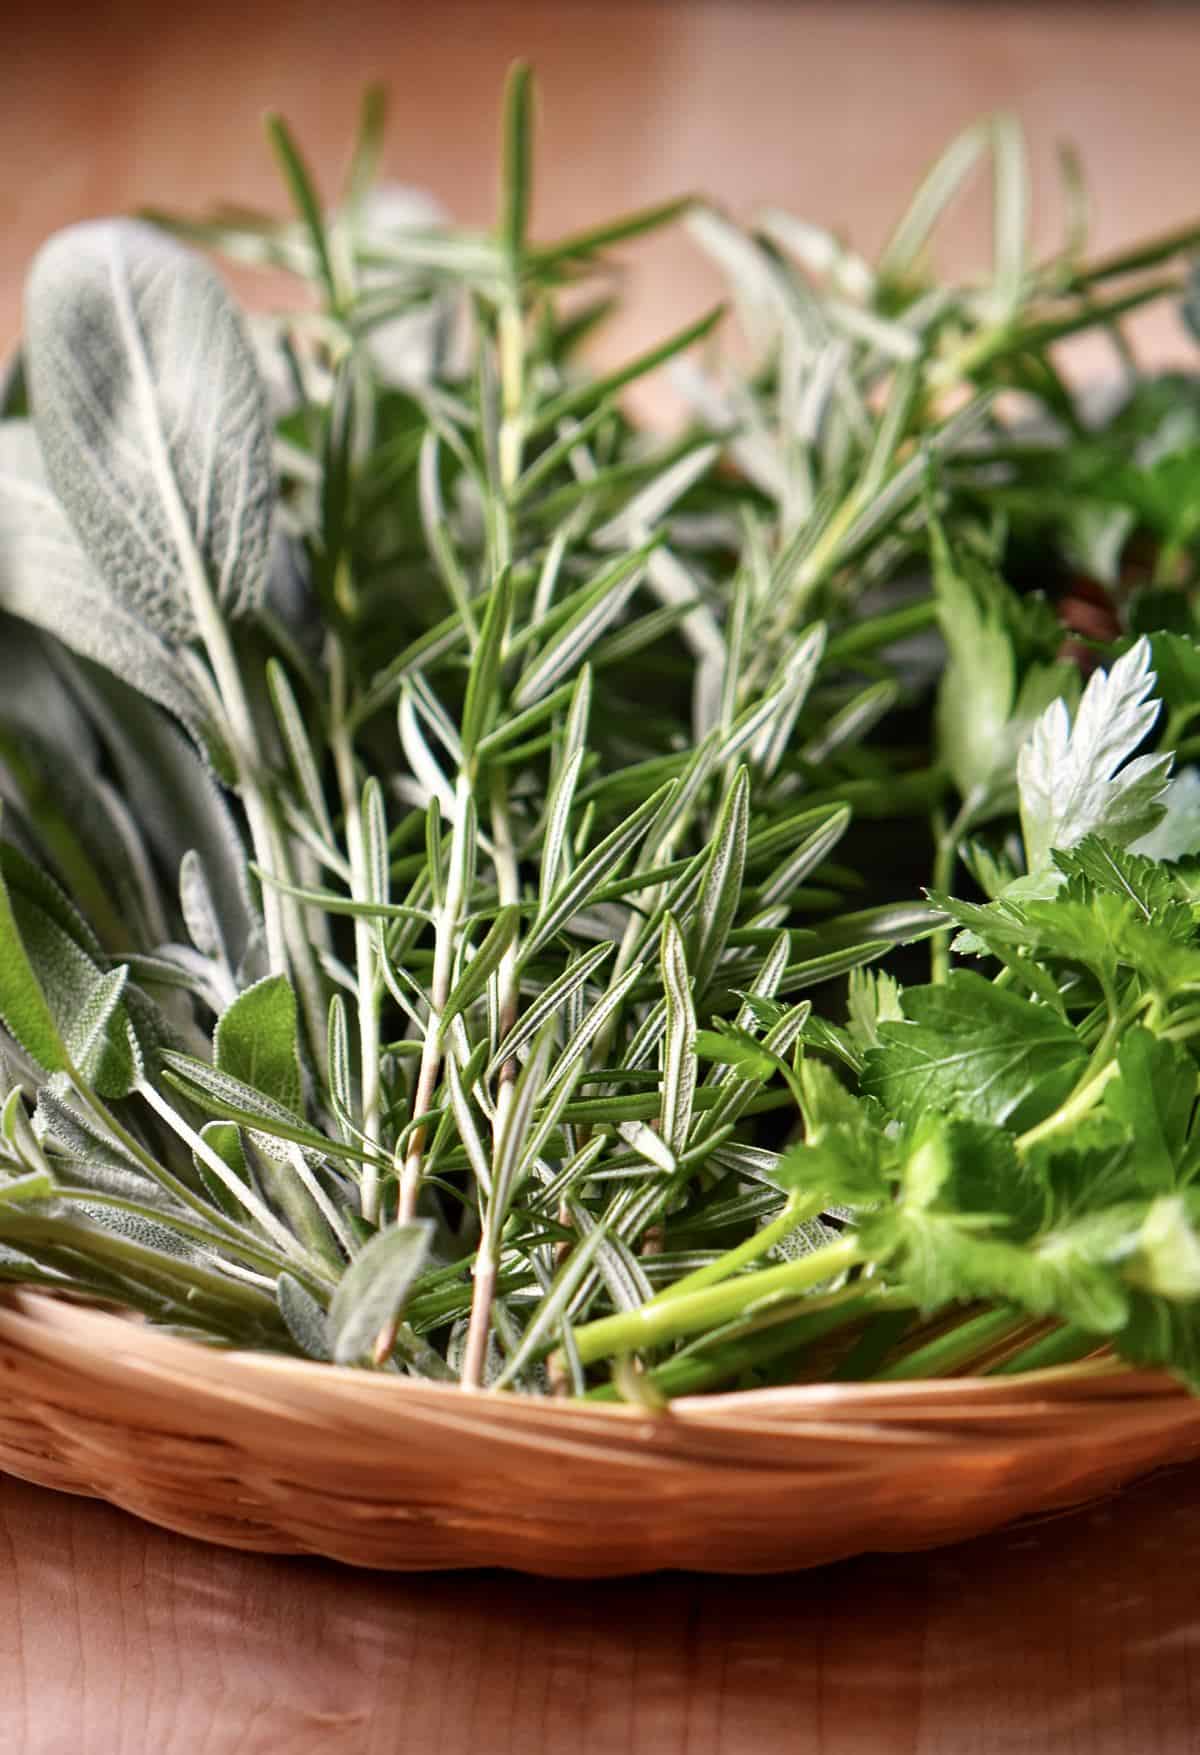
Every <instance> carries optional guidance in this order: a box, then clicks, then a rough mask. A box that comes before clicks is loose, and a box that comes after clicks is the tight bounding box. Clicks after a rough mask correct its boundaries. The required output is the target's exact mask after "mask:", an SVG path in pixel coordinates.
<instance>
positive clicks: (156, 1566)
mask: <svg viewBox="0 0 1200 1755" xmlns="http://www.w3.org/2000/svg"><path fill="white" fill-rule="evenodd" d="M1198 1485H1200V1472H1198V1471H1196V1470H1191V1469H1189V1470H1187V1471H1180V1472H1178V1473H1175V1474H1170V1475H1164V1476H1161V1477H1159V1478H1158V1479H1156V1480H1153V1481H1149V1482H1146V1483H1144V1484H1142V1485H1141V1486H1139V1487H1136V1488H1134V1489H1132V1490H1131V1491H1129V1492H1128V1493H1127V1494H1126V1495H1125V1496H1124V1498H1123V1499H1121V1500H1120V1501H1117V1502H1114V1503H1112V1504H1108V1505H1105V1506H1102V1507H1099V1508H1097V1509H1094V1510H1091V1511H1088V1512H1082V1513H1077V1514H1075V1515H1073V1516H1071V1517H1069V1518H1057V1519H1053V1520H1050V1521H1047V1522H1043V1523H1040V1524H1036V1525H1029V1526H1027V1527H1025V1528H1022V1529H1018V1530H1013V1531H1010V1532H1008V1533H1007V1534H1003V1535H1000V1536H994V1537H989V1538H986V1539H984V1540H981V1541H977V1542H972V1543H969V1544H967V1545H964V1546H962V1547H958V1548H950V1549H944V1550H942V1551H940V1552H938V1553H934V1554H929V1555H924V1556H917V1557H891V1556H872V1557H869V1558H865V1559H861V1560H854V1561H848V1562H846V1563H844V1564H843V1565H840V1566H831V1567H825V1568H823V1569H821V1570H818V1571H815V1572H808V1573H795V1574H792V1575H790V1576H783V1577H778V1578H760V1579H713V1578H695V1577H688V1576H683V1575H667V1574H660V1575H658V1576H654V1577H649V1578H644V1579H629V1580H621V1581H616V1582H613V1581H607V1582H604V1583H598V1584H577V1583H570V1584H564V1583H558V1582H553V1581H546V1580H542V1579H527V1578H521V1577H518V1576H516V1575H514V1574H508V1573H461V1574H457V1575H456V1574H444V1575H435V1574H425V1575H420V1574H418V1575H411V1574H410V1575H403V1574H370V1573H361V1572H352V1571H349V1570H346V1569H342V1568H338V1567H334V1566H331V1565H325V1564H322V1563H319V1562H314V1561H307V1560H273V1559H264V1558H261V1557H259V1556H256V1555H243V1554H235V1553H229V1552H226V1551H224V1550H221V1549H216V1548H208V1547H203V1546H201V1545H199V1544H198V1543H195V1542H191V1541H187V1540H185V1539H184V1538H182V1537H177V1536H171V1535H166V1534H163V1533H162V1532H160V1531H158V1530H152V1529H149V1528H147V1527H145V1526H143V1525H141V1524H138V1523H135V1522H133V1520H132V1519H130V1518H127V1517H125V1516H123V1515H122V1514H121V1513H119V1512H116V1511H112V1510H110V1509H109V1508H108V1507H107V1506H103V1505H98V1504H95V1503H92V1502H89V1501H84V1500H74V1499H66V1498H60V1497H56V1496H54V1495H52V1494H49V1493H44V1492H40V1491H37V1490H35V1489H34V1488H32V1487H26V1486H23V1485H21V1484H20V1483H18V1482H15V1481H6V1482H4V1483H3V1484H0V1567H2V1568H3V1577H4V1581H5V1582H4V1584H3V1586H2V1587H0V1748H2V1749H3V1750H4V1751H5V1752H6V1755H8V1752H9V1751H11V1752H12V1755H467V1752H468V1751H470V1752H471V1755H510V1752H511V1755H564V1752H569V1755H783V1752H786V1755H1001V1752H1002V1751H1003V1752H1004V1755H1007V1752H1008V1751H1021V1752H1022V1755H1050V1752H1051V1751H1053V1755H1183V1752H1184V1751H1190V1750H1194V1749H1198V1748H1200V1601H1198V1594H1197V1583H1196V1580H1197V1576H1198V1574H1200V1520H1198V1519H1197V1515H1196V1494H1197V1487H1198Z"/></svg>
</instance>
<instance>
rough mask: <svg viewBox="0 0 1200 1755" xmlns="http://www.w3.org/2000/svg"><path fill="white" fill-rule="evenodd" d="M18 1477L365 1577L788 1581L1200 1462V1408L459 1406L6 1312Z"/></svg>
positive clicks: (1151, 1396)
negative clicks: (1156, 1470)
mask: <svg viewBox="0 0 1200 1755" xmlns="http://www.w3.org/2000/svg"><path fill="white" fill-rule="evenodd" d="M0 1372H2V1373H3V1390H4V1393H3V1395H2V1397H0V1469H3V1470H7V1471H8V1472H10V1473H11V1474H14V1475H19V1476H21V1477H22V1478H23V1479H24V1480H27V1481H34V1482H37V1483H38V1484H40V1485H42V1486H47V1487H56V1488H60V1489H62V1490H63V1491H65V1492H69V1493H82V1494H87V1495H91V1496H93V1497H97V1498H101V1499H107V1500H109V1501H110V1502H111V1503H112V1504H114V1505H119V1506H122V1507H124V1508H125V1509H126V1510H127V1511H132V1512H134V1513H136V1514H137V1515H138V1516H139V1517H144V1518H147V1519H148V1520H149V1521H150V1522H151V1523H156V1524H161V1525H164V1526H165V1527H166V1528H168V1529H172V1530H178V1531H180V1532H182V1533H183V1534H186V1535H190V1536H198V1537H200V1538H202V1539H203V1540H205V1541H210V1542H219V1543H223V1544H225V1545H227V1546H230V1547H236V1548H248V1549H258V1550H261V1551H265V1552H271V1553H284V1554H288V1553H309V1554H323V1555H327V1556H329V1557H331V1558H333V1559H336V1560H344V1561H348V1562H350V1563H351V1564H352V1565H356V1566H372V1567H405V1568H449V1567H459V1566H510V1567H516V1568H519V1569H520V1570H522V1571H525V1572H536V1573H543V1574H548V1575H553V1576H560V1577H567V1576H575V1577H586V1576H592V1577H599V1576H602V1575H610V1574H620V1573H631V1572H643V1571H649V1570H651V1569H654V1568H658V1567H687V1568H694V1569H702V1570H705V1571H711V1572H774V1571H784V1570H787V1569H790V1568H792V1567H798V1566H812V1565H816V1564H819V1563H820V1562H823V1561H828V1560H835V1559H840V1558H843V1557H845V1556H847V1555H850V1554H855V1553H860V1552H863V1551H865V1550H870V1549H885V1550H902V1549H911V1548H923V1547H932V1546H934V1545H936V1544H937V1543H940V1542H949V1541H955V1540H958V1539H960V1538H962V1537H965V1536H970V1535H976V1534H979V1533H981V1532H982V1531H984V1530H987V1529H992V1528H995V1527H996V1526H997V1525H999V1524H1002V1523H1006V1522H1008V1521H1009V1520H1011V1519H1013V1518H1016V1517H1019V1516H1022V1515H1024V1514H1026V1513H1030V1512H1044V1511H1048V1510H1051V1509H1055V1508H1061V1507H1065V1506H1068V1505H1073V1504H1078V1503H1080V1502H1082V1501H1085V1500H1087V1499H1090V1498H1093V1497H1095V1496H1097V1495H1100V1494H1103V1493H1107V1492H1111V1491H1112V1490H1113V1489H1115V1488H1116V1487H1118V1486H1120V1485H1121V1484H1122V1483H1123V1482H1125V1481H1127V1480H1129V1479H1130V1478H1131V1477H1132V1476H1134V1475H1136V1474H1138V1473H1140V1472H1141V1471H1143V1470H1146V1469H1148V1468H1151V1467H1154V1466H1156V1465H1158V1464H1161V1463H1167V1462H1179V1461H1182V1460H1184V1459H1185V1458H1188V1457H1191V1456H1197V1455H1200V1399H1196V1398H1192V1397H1190V1396H1188V1395H1187V1394H1185V1393H1184V1392H1183V1391H1181V1390H1180V1389H1179V1387H1178V1386H1177V1385H1176V1384H1175V1383H1173V1382H1172V1381H1171V1380H1170V1379H1169V1378H1167V1377H1165V1376H1159V1375H1150V1374H1148V1373H1140V1372H1133V1371H1129V1370H1125V1369H1122V1368H1120V1367H1119V1366H1114V1365H1107V1364H1098V1365H1095V1366H1092V1367H1089V1368H1088V1370H1087V1371H1086V1372H1084V1373H1083V1374H1078V1373H1076V1374H1072V1375H1063V1374H1061V1373H1054V1372H1040V1373H1037V1374H1030V1375H1028V1376H1025V1377H1009V1378H977V1379H969V1378H963V1379H957V1380H953V1379H952V1380H945V1381H940V1382H936V1383H930V1384H918V1383H897V1384H891V1385H875V1386H865V1387H859V1386H856V1385H852V1384H847V1385H812V1386H804V1387H799V1388H792V1389H778V1390H756V1391H753V1392H750V1393H747V1394H741V1395H716V1396H705V1397H692V1398H686V1399H683V1400H680V1401H676V1402H675V1403H673V1404H672V1407H671V1410H670V1412H669V1413H668V1414H662V1415H657V1416H654V1415H647V1414H646V1413H644V1412H642V1411H641V1410H640V1409H634V1408H630V1407H621V1406H615V1405H613V1406H609V1405H604V1406H601V1405H597V1404H579V1403H563V1402H547V1401H539V1400H537V1399H532V1398H530V1399H524V1398H519V1397H516V1396H489V1395H486V1394H474V1395H464V1394H463V1393H462V1392H461V1391H459V1390H456V1389H450V1388H445V1387H439V1386H436V1385H423V1384H417V1383H411V1382H408V1381H398V1380H397V1379H395V1378H386V1377H378V1376H373V1375H371V1374H370V1373H367V1372H360V1371H346V1370H335V1369H334V1368H333V1367H330V1366H323V1365H309V1364H305V1363H303V1362H302V1361H297V1360H289V1359H277V1358H272V1357H269V1356H264V1355H259V1354H251V1353H222V1352H217V1351H210V1350H208V1349H207V1348H205V1347H201V1346H198V1345H195V1344H193V1343H191V1342H188V1341H182V1340H178V1339H176V1338H175V1337H173V1336H171V1335H166V1334H163V1333H161V1332H156V1331H155V1330H154V1329H151V1328H148V1327H145V1326H143V1325H141V1324H139V1323H133V1322H129V1321H126V1320H123V1319H122V1318H120V1317H117V1316H113V1315H109V1314H107V1313H104V1312H101V1311H97V1310H91V1309H86V1308H84V1307H82V1306H78V1305H73V1304H69V1303H62V1302H59V1301H57V1300H54V1299H50V1298H46V1297H42V1296H39V1295H35V1294H31V1293H11V1294H8V1295H6V1296H5V1297H4V1298H3V1299H2V1300H0Z"/></svg>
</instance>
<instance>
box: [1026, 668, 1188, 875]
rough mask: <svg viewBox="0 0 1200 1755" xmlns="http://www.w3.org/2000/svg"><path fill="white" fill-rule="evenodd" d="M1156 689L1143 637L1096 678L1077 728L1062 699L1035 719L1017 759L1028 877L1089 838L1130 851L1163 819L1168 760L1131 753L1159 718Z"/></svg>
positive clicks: (1078, 714)
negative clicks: (1060, 852)
mask: <svg viewBox="0 0 1200 1755" xmlns="http://www.w3.org/2000/svg"><path fill="white" fill-rule="evenodd" d="M1153 689H1154V672H1153V671H1152V670H1151V668H1150V643H1149V641H1148V640H1145V639H1141V640H1138V641H1137V643H1136V644H1135V645H1133V646H1131V647H1130V649H1129V651H1128V652H1126V653H1125V654H1124V656H1123V657H1121V658H1118V659H1117V661H1116V663H1115V664H1114V665H1113V667H1112V669H1111V670H1110V671H1108V672H1107V673H1105V672H1104V671H1102V670H1098V671H1096V672H1095V673H1094V674H1093V676H1092V677H1091V680H1090V681H1089V683H1088V685H1087V688H1086V689H1085V690H1084V692H1083V698H1082V700H1081V701H1080V703H1079V708H1078V711H1077V712H1076V714H1075V719H1074V723H1072V722H1071V719H1070V716H1069V714H1068V711H1067V707H1066V704H1065V702H1063V701H1061V700H1059V701H1053V702H1052V703H1051V704H1050V706H1049V707H1047V709H1046V711H1045V712H1044V713H1043V714H1042V716H1041V718H1040V719H1039V720H1038V722H1037V724H1036V725H1035V727H1034V729H1033V732H1032V734H1031V736H1030V737H1029V740H1028V741H1027V742H1026V743H1025V745H1024V746H1023V748H1022V750H1021V753H1020V755H1019V757H1018V759H1017V785H1018V788H1019V792H1020V800H1021V828H1022V831H1023V833H1024V836H1025V857H1026V863H1027V865H1028V868H1029V872H1030V874H1031V875H1032V874H1036V873H1038V872H1040V871H1044V870H1045V869H1046V867H1047V866H1048V865H1049V862H1050V852H1051V849H1052V848H1059V849H1060V850H1064V851H1065V850H1066V849H1067V848H1069V847H1073V846H1074V845H1075V844H1076V842H1078V841H1082V840H1083V838H1084V836H1085V835H1091V834H1097V835H1103V836H1104V838H1105V839H1106V840H1108V841H1112V842H1114V843H1115V844H1116V845H1117V846H1119V847H1126V846H1128V845H1129V843H1130V842H1131V841H1136V840H1138V839H1139V838H1140V837H1141V836H1143V835H1146V834H1148V833H1149V832H1150V830H1151V829H1153V828H1154V826H1155V824H1156V823H1157V822H1158V821H1159V820H1160V819H1161V817H1162V815H1163V809H1164V803H1163V801H1164V796H1165V793H1166V789H1167V781H1168V776H1169V774H1170V769H1171V757H1170V756H1154V755H1146V756H1135V755H1134V751H1135V750H1137V748H1138V747H1139V745H1140V744H1141V743H1142V741H1143V739H1144V738H1145V737H1146V735H1147V733H1148V732H1149V730H1150V728H1151V726H1152V725H1153V724H1154V722H1155V720H1156V719H1157V718H1158V712H1159V706H1158V702H1157V701H1154V700H1152V699H1151V698H1150V697H1151V694H1152V691H1153Z"/></svg>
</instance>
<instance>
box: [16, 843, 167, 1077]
mask: <svg viewBox="0 0 1200 1755" xmlns="http://www.w3.org/2000/svg"><path fill="white" fill-rule="evenodd" d="M77 924H79V923H77V922H76V920H75V917H74V915H73V912H72V911H71V910H70V909H69V906H68V905H67V904H66V902H65V899H64V898H60V897H59V896H58V894H57V892H56V891H55V890H54V887H53V886H52V885H50V884H49V883H48V882H47V880H46V879H45V878H43V877H42V875H41V874H40V873H39V872H37V871H35V870H33V869H32V868H29V867H27V865H26V863H25V861H23V860H21V859H20V858H19V857H18V856H17V855H16V854H15V853H14V852H13V850H12V849H11V848H5V849H4V873H3V876H0V1018H2V1019H3V1022H4V1025H5V1027H6V1029H8V1030H9V1032H10V1033H11V1034H12V1036H13V1037H14V1038H15V1039H16V1041H17V1042H19V1043H20V1045H21V1046H22V1047H23V1048H24V1049H25V1051H26V1053H27V1054H29V1056H30V1057H31V1058H32V1059H33V1060H34V1061H36V1062H37V1064H38V1065H39V1066H41V1067H44V1068H45V1069H46V1071H47V1072H51V1073H54V1072H65V1073H70V1072H71V1071H72V1070H73V1069H74V1068H73V1056H74V1055H75V1054H76V1053H78V1054H80V1055H82V1056H83V1057H84V1058H85V1059H86V1062H87V1067H86V1076H88V1077H89V1078H90V1080H91V1082H92V1084H93V1085H94V1087H95V1089H96V1090H97V1091H98V1092H99V1093H100V1095H101V1096H107V1097H123V1096H126V1095H127V1094H128V1092H129V1091H130V1090H131V1089H132V1087H133V1085H134V1083H135V1081H136V1080H137V1078H138V1076H139V1075H140V1073H141V1064H140V1055H139V1053H138V1047H137V1042H136V1039H135V1037H134V1035H133V1031H132V1029H131V1027H130V1024H129V1019H128V1016H127V1015H126V1013H125V1011H124V1008H123V1007H122V1006H121V1005H120V990H119V987H118V989H117V991H116V993H115V995H114V993H113V991H112V988H113V983H112V978H111V977H109V976H106V975H105V974H104V973H103V971H102V970H101V969H100V968H99V967H98V966H97V964H96V963H95V962H94V961H93V958H92V954H91V952H92V949H93V948H94V945H93V943H92V942H91V941H90V935H86V934H85V935H84V937H85V941H86V942H80V937H79V936H78V935H77V933H76V932H75V931H74V930H73V927H74V926H76V925H77ZM123 985H124V978H123V977H122V978H121V982H120V986H123ZM79 1070H80V1071H84V1070H85V1069H83V1068H80V1069H79Z"/></svg>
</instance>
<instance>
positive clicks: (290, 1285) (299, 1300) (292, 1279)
mask: <svg viewBox="0 0 1200 1755" xmlns="http://www.w3.org/2000/svg"><path fill="white" fill-rule="evenodd" d="M275 1299H276V1302H277V1303H278V1305H279V1314H280V1316H282V1318H283V1320H284V1322H285V1323H286V1324H287V1331H288V1333H289V1334H290V1335H291V1337H292V1339H293V1340H294V1341H295V1343H296V1345H297V1346H298V1347H299V1349H300V1351H301V1352H302V1353H304V1354H306V1355H307V1356H308V1358H310V1359H322V1360H327V1359H329V1358H331V1356H332V1355H331V1354H330V1351H329V1337H328V1333H327V1330H326V1320H325V1312H324V1311H323V1310H322V1309H321V1306H320V1305H319V1304H318V1303H317V1301H316V1299H315V1298H314V1297H313V1295H312V1293H311V1292H310V1291H309V1290H308V1289H307V1287H305V1286H302V1285H301V1284H300V1281H299V1280H298V1279H297V1278H296V1276H295V1275H294V1274H288V1273H283V1274H280V1276H279V1278H278V1280H277V1281H276V1282H275Z"/></svg>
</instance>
